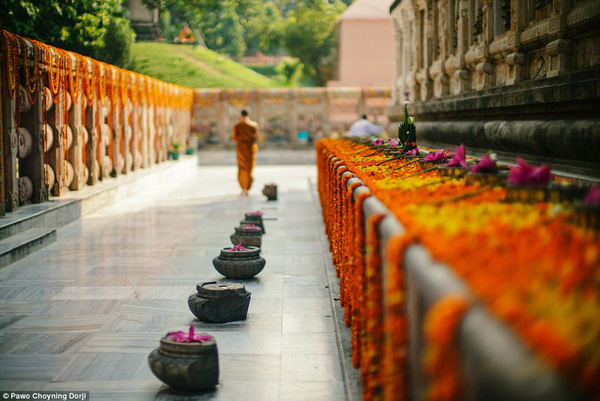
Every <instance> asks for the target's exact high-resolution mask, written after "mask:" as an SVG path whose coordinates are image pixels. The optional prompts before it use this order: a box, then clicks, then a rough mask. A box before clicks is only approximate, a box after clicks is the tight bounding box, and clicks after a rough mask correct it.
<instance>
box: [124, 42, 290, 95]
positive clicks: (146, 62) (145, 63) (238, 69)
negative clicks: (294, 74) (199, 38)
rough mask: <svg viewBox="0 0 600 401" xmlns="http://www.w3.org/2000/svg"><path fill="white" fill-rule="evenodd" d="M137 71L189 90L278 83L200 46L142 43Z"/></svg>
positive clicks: (137, 49)
mask: <svg viewBox="0 0 600 401" xmlns="http://www.w3.org/2000/svg"><path fill="white" fill-rule="evenodd" d="M132 56H133V60H134V67H133V68H132V69H133V70H134V71H136V72H139V73H141V74H146V75H149V76H151V77H154V78H157V79H160V80H163V81H165V82H170V83H173V84H177V85H182V86H186V87H188V88H274V87H279V86H281V84H280V83H278V82H277V81H275V80H272V79H269V78H267V77H265V76H263V75H260V74H258V73H256V72H254V71H252V70H251V69H249V68H246V67H244V66H243V65H241V64H239V63H236V62H235V61H233V60H231V59H230V58H228V57H226V56H223V55H221V54H218V53H215V52H213V51H212V50H208V49H206V48H203V47H200V46H192V45H177V44H169V43H157V42H139V43H135V44H134V45H133V47H132Z"/></svg>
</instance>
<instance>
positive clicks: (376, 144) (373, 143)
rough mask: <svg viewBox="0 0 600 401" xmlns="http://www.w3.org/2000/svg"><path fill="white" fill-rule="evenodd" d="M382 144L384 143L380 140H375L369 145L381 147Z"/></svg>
mask: <svg viewBox="0 0 600 401" xmlns="http://www.w3.org/2000/svg"><path fill="white" fill-rule="evenodd" d="M384 142H385V141H384V140H383V139H382V138H377V139H375V140H373V142H371V145H373V146H378V145H383V144H384Z"/></svg>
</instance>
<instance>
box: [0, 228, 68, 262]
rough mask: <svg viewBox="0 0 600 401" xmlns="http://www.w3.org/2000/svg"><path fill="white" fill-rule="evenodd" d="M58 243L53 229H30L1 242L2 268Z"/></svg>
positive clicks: (0, 260) (0, 256) (0, 258)
mask: <svg viewBox="0 0 600 401" xmlns="http://www.w3.org/2000/svg"><path fill="white" fill-rule="evenodd" d="M55 241H56V230H55V229H52V228H30V229H29V230H26V231H24V232H22V233H19V234H16V235H13V236H11V237H9V238H5V239H3V240H2V241H0V268H2V267H5V266H8V265H9V264H11V263H13V262H16V261H17V260H19V259H23V258H24V257H25V256H27V255H29V254H31V253H33V252H35V251H37V250H39V249H41V248H43V247H45V246H47V245H50V244H51V243H53V242H55Z"/></svg>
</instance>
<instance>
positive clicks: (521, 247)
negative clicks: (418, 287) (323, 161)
mask: <svg viewBox="0 0 600 401" xmlns="http://www.w3.org/2000/svg"><path fill="white" fill-rule="evenodd" d="M316 146H317V152H318V154H319V155H322V156H320V157H324V158H327V160H332V159H335V160H336V163H337V165H338V166H339V165H342V164H343V165H344V166H345V167H347V168H348V170H349V171H351V172H352V173H354V174H355V175H356V176H357V177H358V178H359V179H360V180H361V181H362V182H363V183H364V184H365V185H366V186H367V187H368V188H369V189H370V191H371V192H372V193H373V194H374V195H375V196H377V198H378V199H379V200H380V201H382V202H383V203H384V205H386V207H387V208H388V210H390V211H391V212H392V213H393V214H394V215H395V216H396V217H397V219H398V220H399V221H400V222H401V223H402V224H403V225H404V227H405V228H406V229H407V230H409V232H411V233H414V234H411V235H414V238H415V240H417V241H420V242H422V243H423V245H424V246H426V247H427V249H428V250H429V251H430V252H431V254H432V256H433V257H434V258H435V259H436V260H438V261H441V262H443V263H446V264H447V265H448V266H449V268H451V269H452V270H453V271H454V273H455V274H457V275H458V276H459V277H461V278H462V279H463V280H464V281H465V282H466V283H467V284H468V286H469V287H470V288H471V289H472V291H473V292H474V293H475V294H476V295H477V296H478V297H479V298H480V299H481V300H482V302H483V303H484V304H485V305H486V306H487V307H488V309H489V310H490V312H492V313H493V314H494V315H495V316H496V317H498V318H499V319H501V320H502V321H504V322H505V323H506V324H507V325H509V326H510V327H511V328H512V329H513V330H514V331H515V332H516V333H517V334H519V336H520V337H521V338H522V339H523V341H524V343H526V344H527V345H528V346H529V347H530V349H531V350H533V351H535V353H537V354H538V355H539V356H541V357H542V358H543V359H544V360H545V361H546V362H547V363H548V365H549V366H551V367H553V368H554V369H556V370H557V371H559V372H560V373H562V374H563V375H564V376H566V377H568V378H570V379H571V380H572V381H573V382H574V383H576V384H577V387H578V388H579V389H580V390H581V391H582V392H583V393H584V394H588V395H590V396H592V395H595V396H596V397H598V396H600V383H599V382H598V381H597V380H595V378H597V377H600V347H598V344H599V343H600V324H599V323H598V322H599V321H600V296H599V293H598V288H597V283H598V282H600V240H599V238H598V236H597V235H594V234H593V233H592V232H585V231H582V230H581V229H579V228H577V227H575V226H573V225H571V222H570V214H569V211H568V209H567V210H564V209H563V210H560V209H558V214H557V209H556V208H554V207H551V205H547V204H533V205H527V204H519V203H513V204H508V203H500V202H501V201H502V200H503V199H504V196H505V190H504V189H503V188H482V187H480V186H479V185H477V184H475V185H465V183H464V181H463V180H462V179H451V178H441V177H439V175H438V174H437V172H434V171H432V172H428V173H425V174H417V175H413V174H415V173H417V172H420V171H421V169H420V168H419V166H418V165H417V164H416V163H413V164H411V165H406V166H404V167H402V168H400V169H399V170H396V171H394V170H393V169H394V168H398V167H400V166H402V165H404V164H405V163H406V161H403V160H398V161H391V162H389V163H386V164H384V165H381V166H377V164H378V163H380V162H382V161H385V160H386V157H385V156H383V155H373V156H371V157H369V158H365V157H364V155H366V154H369V153H372V151H371V150H369V148H368V147H367V146H365V145H362V144H357V143H354V142H350V141H346V140H332V139H327V140H320V141H318V142H317V144H316ZM340 161H342V163H339V162H340ZM329 173H330V174H329V175H328V176H327V182H328V183H327V184H326V185H324V184H322V183H321V182H320V183H319V191H320V196H321V200H322V204H323V205H324V208H325V207H327V209H329V210H335V209H336V207H337V206H336V205H335V204H332V203H335V202H336V200H335V199H336V198H335V197H334V196H332V193H331V191H330V190H329V189H328V188H335V186H336V185H339V182H340V180H341V177H340V176H339V175H336V174H335V171H330V172H329ZM323 175H324V174H322V172H321V167H319V177H320V179H321V176H323ZM325 205H326V206H325ZM355 206H356V205H355ZM323 216H324V219H325V220H324V221H325V224H326V226H328V227H329V229H328V235H329V237H330V241H331V239H333V238H336V235H339V234H336V233H335V227H336V225H335V223H334V222H333V220H334V215H332V214H331V213H328V212H326V211H325V210H324V211H323ZM357 217H360V216H357V214H356V212H355V214H354V219H355V227H357V229H356V230H357V233H355V234H354V236H355V238H358V237H360V232H361V230H360V229H359V228H358V227H360V226H359V225H357V221H356V220H357ZM345 224H346V227H347V226H348V223H347V222H346V223H345ZM396 246H400V245H398V244H397V245H396ZM355 247H356V242H355ZM354 255H355V256H354V260H353V264H352V269H351V270H349V272H350V273H349V274H351V275H352V277H350V278H348V280H349V281H350V285H345V284H344V283H345V282H346V280H344V281H343V282H341V284H342V285H344V286H345V287H346V290H347V304H348V305H350V312H351V316H350V324H351V331H352V336H353V350H352V352H353V358H356V357H357V356H358V357H359V358H360V360H362V361H364V360H365V357H364V356H363V355H362V354H363V353H364V352H365V350H364V349H361V345H364V343H365V341H364V337H365V336H368V333H365V332H362V331H361V330H362V328H361V327H360V324H358V323H359V322H360V320H361V318H362V317H361V316H362V315H363V312H364V311H361V310H360V309H361V308H363V309H364V308H365V305H364V304H362V303H361V302H360V301H359V300H360V297H361V296H364V294H366V288H364V287H361V286H360V285H356V284H357V283H360V277H361V274H360V272H359V271H358V270H357V268H356V266H360V263H359V258H358V257H357V256H356V255H360V249H355V250H354ZM481 266H485V269H482V268H481ZM396 273H398V271H396ZM495 277H504V278H505V279H504V280H496V279H495ZM394 281H396V280H394ZM394 284H396V285H398V287H396V288H393V287H391V288H390V287H387V288H386V292H388V291H391V292H392V293H396V292H398V291H401V285H400V284H398V283H394ZM386 285H390V283H387V284H386ZM341 290H342V289H341ZM393 296H394V295H393V294H391V295H390V294H389V293H386V297H388V301H389V299H392V298H393ZM387 307H388V308H389V307H390V305H387ZM398 310H401V309H398ZM386 313H387V314H390V310H386ZM396 315H397V317H399V318H400V319H402V318H404V316H403V315H402V313H398V314H396ZM391 316H394V314H391ZM392 322H393V321H392ZM399 322H400V321H398V322H396V324H399ZM390 323H391V322H389V321H387V320H386V321H385V324H386V327H385V330H386V335H389V333H387V331H389V330H390V327H389V326H387V325H388V324H390ZM389 338H391V339H392V340H394V339H395V338H396V337H395V336H392V337H389ZM361 339H362V343H361V341H360V340H361ZM357 340H358V341H357ZM385 346H386V347H387V346H388V343H387V339H386V344H385ZM380 352H381V351H380ZM379 356H381V354H379ZM403 357H404V356H403V355H402V354H398V355H392V356H391V360H393V358H400V360H401V359H402V358H403ZM386 358H388V355H387V354H385V353H384V362H383V369H382V370H383V371H382V377H381V383H382V385H383V387H384V392H385V395H386V397H387V396H388V392H387V391H386V390H387V389H388V387H389V386H392V385H393V384H391V383H394V380H389V379H388V378H389V377H394V375H397V374H401V373H402V372H401V371H400V370H398V369H395V367H397V366H398V364H397V363H390V361H389V360H387V361H386ZM367 360H370V361H377V356H376V357H374V358H368V359H367ZM373 363H375V362H373ZM377 363H379V362H377ZM372 368H373V366H370V364H369V363H361V369H362V370H363V377H365V375H366V374H367V372H368V371H370V369H372ZM365 370H366V371H365ZM386 372H387V373H386ZM390 372H391V375H390ZM396 377H397V376H396ZM394 391H395V392H394V394H398V392H397V391H396V390H394ZM369 393H370V394H375V393H373V392H372V391H371V390H369Z"/></svg>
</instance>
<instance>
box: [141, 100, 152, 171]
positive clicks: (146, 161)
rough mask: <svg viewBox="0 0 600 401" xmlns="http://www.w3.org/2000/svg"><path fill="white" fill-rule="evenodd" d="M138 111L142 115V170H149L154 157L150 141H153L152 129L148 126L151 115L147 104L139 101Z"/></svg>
mask: <svg viewBox="0 0 600 401" xmlns="http://www.w3.org/2000/svg"><path fill="white" fill-rule="evenodd" d="M138 109H139V113H140V123H141V124H140V127H139V134H140V135H141V138H140V139H141V144H142V150H141V156H142V165H141V167H142V168H148V166H149V165H150V157H151V155H152V148H151V147H150V143H149V141H150V140H151V139H152V138H151V137H150V127H149V126H148V118H149V116H148V114H150V110H149V108H148V106H147V105H146V104H144V103H143V102H141V100H140V101H139V104H138Z"/></svg>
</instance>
